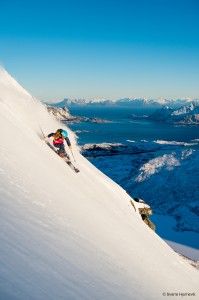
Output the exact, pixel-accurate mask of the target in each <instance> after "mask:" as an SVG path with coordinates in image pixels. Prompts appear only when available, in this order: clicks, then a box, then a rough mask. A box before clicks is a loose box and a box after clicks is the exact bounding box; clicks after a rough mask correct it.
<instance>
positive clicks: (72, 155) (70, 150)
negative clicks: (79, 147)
mask: <svg viewBox="0 0 199 300" xmlns="http://www.w3.org/2000/svg"><path fill="white" fill-rule="evenodd" d="M70 151H71V153H72V156H73V159H74V162H76V159H75V157H74V154H73V151H72V149H70Z"/></svg>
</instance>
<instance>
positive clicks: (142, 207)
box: [131, 198, 156, 231]
mask: <svg viewBox="0 0 199 300" xmlns="http://www.w3.org/2000/svg"><path fill="white" fill-rule="evenodd" d="M133 200H134V201H136V202H137V203H136V207H137V208H138V211H139V213H140V215H141V217H142V220H143V221H144V222H145V223H146V224H147V225H148V226H149V227H150V228H151V229H152V230H153V231H155V228H156V227H155V225H154V224H153V223H152V222H151V220H150V219H149V217H148V216H151V215H152V209H151V207H150V206H149V205H148V204H146V202H145V201H144V200H142V199H140V198H133ZM131 204H132V206H133V207H134V209H136V208H135V205H134V203H133V201H132V200H131Z"/></svg>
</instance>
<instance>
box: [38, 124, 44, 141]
mask: <svg viewBox="0 0 199 300" xmlns="http://www.w3.org/2000/svg"><path fill="white" fill-rule="evenodd" d="M39 128H40V130H41V133H42V134H43V137H44V139H45V135H44V132H43V130H42V129H41V126H40V125H39Z"/></svg>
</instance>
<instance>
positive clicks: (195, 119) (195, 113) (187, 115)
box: [149, 102, 199, 125]
mask: <svg viewBox="0 0 199 300" xmlns="http://www.w3.org/2000/svg"><path fill="white" fill-rule="evenodd" d="M149 119H151V120H155V121H164V122H175V123H180V124H188V125H189V124H190V125H191V124H199V104H198V103H194V102H193V103H190V104H189V105H186V106H183V107H181V108H179V109H173V108H171V107H169V106H164V107H163V108H161V109H158V110H156V111H155V112H154V113H153V114H152V115H151V116H150V117H149Z"/></svg>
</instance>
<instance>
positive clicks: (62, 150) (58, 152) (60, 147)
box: [54, 144, 66, 154]
mask: <svg viewBox="0 0 199 300" xmlns="http://www.w3.org/2000/svg"><path fill="white" fill-rule="evenodd" d="M54 147H55V148H58V151H57V154H66V150H65V147H64V144H54Z"/></svg>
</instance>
